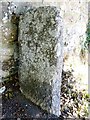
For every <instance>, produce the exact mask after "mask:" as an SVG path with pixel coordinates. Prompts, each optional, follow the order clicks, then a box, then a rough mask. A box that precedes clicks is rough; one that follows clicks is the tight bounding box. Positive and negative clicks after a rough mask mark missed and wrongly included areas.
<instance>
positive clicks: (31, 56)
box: [19, 6, 63, 116]
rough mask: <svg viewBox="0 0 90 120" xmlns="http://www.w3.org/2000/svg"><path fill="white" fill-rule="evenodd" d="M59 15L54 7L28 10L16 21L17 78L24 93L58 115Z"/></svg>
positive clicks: (60, 32) (60, 58)
mask: <svg viewBox="0 0 90 120" xmlns="http://www.w3.org/2000/svg"><path fill="white" fill-rule="evenodd" d="M62 28H63V26H62V19H61V17H60V10H58V9H57V8H56V7H50V6H45V7H38V8H33V9H30V10H28V11H27V12H26V13H25V14H24V15H22V16H21V17H20V23H19V55H20V56H19V60H20V63H19V80H20V86H21V91H22V92H23V94H24V95H25V96H26V97H27V98H29V99H30V100H31V101H33V102H34V103H35V104H37V105H39V106H40V107H41V108H42V109H44V110H47V111H48V112H50V113H52V114H55V115H58V116H59V115H60V86H61V73H62V48H63V44H62Z"/></svg>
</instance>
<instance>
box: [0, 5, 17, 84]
mask: <svg viewBox="0 0 90 120" xmlns="http://www.w3.org/2000/svg"><path fill="white" fill-rule="evenodd" d="M4 7H5V6H4V4H2V10H3V8H4ZM4 10H5V9H4ZM16 21H17V17H16V16H15V15H10V14H9V13H8V12H6V13H5V11H2V22H1V26H2V27H1V31H2V32H1V34H2V35H1V41H0V43H1V45H0V50H1V51H0V54H1V58H0V62H1V63H2V69H1V70H0V76H1V78H2V79H1V80H0V82H3V81H6V80H11V79H12V76H13V75H14V74H15V73H16V72H17V65H16V64H17V63H16V61H17V54H16V51H17V47H16V45H17V43H16V41H17V38H18V37H17V25H16V24H17V22H16ZM2 53H3V54H2Z"/></svg>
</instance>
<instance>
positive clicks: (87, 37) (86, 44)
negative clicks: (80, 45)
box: [84, 20, 90, 49]
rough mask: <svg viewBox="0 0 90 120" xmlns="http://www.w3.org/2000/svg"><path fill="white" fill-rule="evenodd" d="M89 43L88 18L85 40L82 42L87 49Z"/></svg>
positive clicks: (89, 22)
mask: <svg viewBox="0 0 90 120" xmlns="http://www.w3.org/2000/svg"><path fill="white" fill-rule="evenodd" d="M89 45H90V20H89V21H88V24H87V30H86V41H85V43H84V46H85V48H87V49H88V47H89Z"/></svg>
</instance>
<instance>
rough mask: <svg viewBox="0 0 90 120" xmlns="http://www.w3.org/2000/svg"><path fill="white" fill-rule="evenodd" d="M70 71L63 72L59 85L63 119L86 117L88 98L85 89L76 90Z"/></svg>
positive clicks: (89, 97)
mask: <svg viewBox="0 0 90 120" xmlns="http://www.w3.org/2000/svg"><path fill="white" fill-rule="evenodd" d="M76 81H77V80H76V79H75V78H74V77H73V73H72V72H71V71H63V74H62V85H61V113H62V116H63V117H64V118H83V117H85V118H86V117H88V114H89V113H88V102H89V100H90V96H89V95H88V94H87V92H86V91H85V89H83V90H82V91H81V90H78V89H77V88H76V86H75V83H76Z"/></svg>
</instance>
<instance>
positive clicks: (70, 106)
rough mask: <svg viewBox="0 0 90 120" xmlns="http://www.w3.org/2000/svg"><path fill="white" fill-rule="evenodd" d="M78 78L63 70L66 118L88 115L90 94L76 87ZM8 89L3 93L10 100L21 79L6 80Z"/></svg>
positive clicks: (63, 108) (64, 112)
mask: <svg viewBox="0 0 90 120" xmlns="http://www.w3.org/2000/svg"><path fill="white" fill-rule="evenodd" d="M76 81H77V80H75V78H74V77H73V73H72V71H64V70H63V72H62V85H61V114H62V116H63V117H64V118H86V117H87V116H88V108H87V104H88V102H90V96H89V95H88V94H87V93H86V91H85V90H84V89H83V90H82V91H80V90H78V89H76V86H75V83H76ZM3 86H6V90H5V92H4V93H3V99H5V100H10V99H12V98H13V96H14V92H15V91H17V92H19V91H20V90H19V80H18V77H17V79H16V78H15V79H13V81H6V82H4V83H3Z"/></svg>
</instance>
